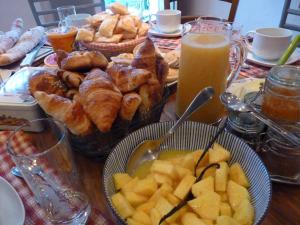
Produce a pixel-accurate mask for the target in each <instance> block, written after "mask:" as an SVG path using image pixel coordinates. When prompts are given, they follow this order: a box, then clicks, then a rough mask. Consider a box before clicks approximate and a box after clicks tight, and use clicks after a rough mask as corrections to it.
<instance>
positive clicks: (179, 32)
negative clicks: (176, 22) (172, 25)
mask: <svg viewBox="0 0 300 225" xmlns="http://www.w3.org/2000/svg"><path fill="white" fill-rule="evenodd" d="M183 26H184V25H183V24H181V25H180V29H179V30H178V31H177V32H174V33H163V32H160V31H158V30H156V29H154V28H150V29H149V31H148V33H149V34H151V35H155V36H159V37H179V36H181V35H182V31H183ZM191 28H192V26H191V25H190V24H186V25H185V31H184V33H186V32H189V31H190V30H191Z"/></svg>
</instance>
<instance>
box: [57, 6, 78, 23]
mask: <svg viewBox="0 0 300 225" xmlns="http://www.w3.org/2000/svg"><path fill="white" fill-rule="evenodd" d="M56 10H57V13H58V18H59V23H60V25H64V23H65V20H66V18H67V17H68V16H70V15H76V9H75V6H74V5H69V6H62V7H58V8H57V9H56Z"/></svg>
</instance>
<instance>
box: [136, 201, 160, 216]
mask: <svg viewBox="0 0 300 225" xmlns="http://www.w3.org/2000/svg"><path fill="white" fill-rule="evenodd" d="M155 204H156V202H153V201H147V202H145V203H143V204H141V205H139V206H138V207H137V208H136V210H138V211H143V212H145V213H147V214H149V213H150V211H151V209H153V208H154V206H155Z"/></svg>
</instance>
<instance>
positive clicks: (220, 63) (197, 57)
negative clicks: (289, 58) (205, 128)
mask: <svg viewBox="0 0 300 225" xmlns="http://www.w3.org/2000/svg"><path fill="white" fill-rule="evenodd" d="M188 23H189V24H190V25H191V27H192V28H191V30H190V31H189V32H187V33H185V34H183V37H182V41H181V56H180V67H179V79H178V86H177V97H176V113H177V115H178V116H181V115H182V113H183V112H184V111H185V109H186V108H187V106H188V105H189V103H190V102H191V101H192V99H193V98H194V97H195V96H196V94H197V93H198V92H199V90H201V89H203V88H205V87H208V86H211V87H213V88H214V89H215V96H214V97H213V99H212V100H210V101H209V102H208V103H207V104H206V105H204V106H203V107H201V109H199V110H198V111H196V112H195V113H194V114H193V115H192V116H191V120H193V121H198V122H204V123H209V124H211V123H215V122H217V121H218V120H220V119H221V117H222V116H223V115H224V114H225V109H224V107H223V105H222V104H221V101H220V100H219V96H220V94H221V93H222V92H224V91H225V88H226V87H227V86H228V85H229V84H230V83H231V82H232V80H234V79H235V78H236V76H237V75H238V72H239V70H240V66H241V65H242V64H243V63H244V60H245V53H244V49H245V48H244V47H243V46H242V45H241V42H240V41H236V40H233V39H232V30H233V29H232V24H231V23H229V22H226V21H222V20H216V18H209V17H208V18H207V17H206V18H199V19H198V20H197V21H193V22H188ZM185 26H186V24H185ZM231 48H233V50H234V54H233V55H234V57H235V58H236V60H234V65H233V66H232V67H231V66H230V50H231ZM231 68H232V69H231ZM230 70H231V72H230Z"/></svg>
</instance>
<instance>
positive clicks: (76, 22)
mask: <svg viewBox="0 0 300 225" xmlns="http://www.w3.org/2000/svg"><path fill="white" fill-rule="evenodd" d="M90 16H91V15H90V14H87V13H79V14H74V15H69V16H67V17H66V19H65V21H66V25H67V26H74V27H82V26H84V25H86V24H87V23H88V22H87V18H88V17H90Z"/></svg>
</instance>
